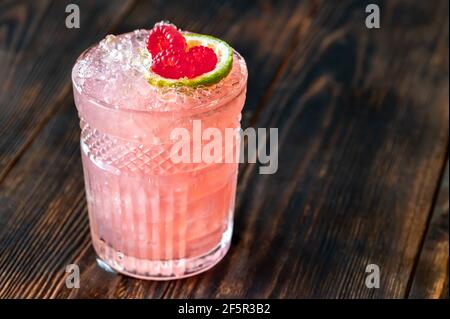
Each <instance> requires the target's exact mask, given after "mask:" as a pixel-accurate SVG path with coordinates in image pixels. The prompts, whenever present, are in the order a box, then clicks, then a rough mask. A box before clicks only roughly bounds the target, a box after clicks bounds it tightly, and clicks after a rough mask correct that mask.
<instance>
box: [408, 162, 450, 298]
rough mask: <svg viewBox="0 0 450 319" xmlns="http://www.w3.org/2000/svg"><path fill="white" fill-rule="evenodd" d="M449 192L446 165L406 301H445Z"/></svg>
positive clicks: (446, 294)
mask: <svg viewBox="0 0 450 319" xmlns="http://www.w3.org/2000/svg"><path fill="white" fill-rule="evenodd" d="M448 191H449V166H448V162H447V168H446V169H445V174H444V176H443V179H442V185H441V187H440V189H439V193H438V196H437V199H436V204H435V207H434V210H433V215H432V217H431V221H430V226H429V228H428V231H427V235H426V237H425V242H424V245H423V248H422V251H421V253H420V258H419V262H418V265H417V270H416V272H415V274H414V281H413V283H412V288H411V292H410V294H409V298H418V299H424V298H433V299H437V298H445V299H448V250H449V243H448V220H449V216H448V203H449V199H448Z"/></svg>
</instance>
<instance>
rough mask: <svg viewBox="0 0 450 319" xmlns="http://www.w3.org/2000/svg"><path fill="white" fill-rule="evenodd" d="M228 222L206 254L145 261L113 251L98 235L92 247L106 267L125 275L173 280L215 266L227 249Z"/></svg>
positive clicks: (230, 228) (229, 233)
mask: <svg viewBox="0 0 450 319" xmlns="http://www.w3.org/2000/svg"><path fill="white" fill-rule="evenodd" d="M232 225H233V224H232V222H231V223H229V226H228V229H227V230H226V231H225V232H224V233H223V235H222V238H221V241H220V242H219V243H218V245H217V246H216V247H214V248H213V249H211V250H210V251H209V252H207V253H206V254H203V255H201V256H197V257H192V258H182V259H173V260H157V261H155V260H147V259H139V258H135V257H129V256H126V255H124V254H123V253H121V252H119V251H117V250H115V249H114V248H112V247H111V246H109V245H107V244H105V243H104V241H102V240H101V239H99V238H92V242H93V246H94V249H95V251H96V253H97V255H98V257H99V259H100V260H101V262H100V263H101V264H102V268H104V269H105V268H106V270H109V269H107V267H109V268H111V270H113V271H116V272H118V273H121V274H124V275H126V276H130V277H134V278H138V279H144V280H175V279H182V278H186V277H191V276H194V275H197V274H199V273H202V272H204V271H206V270H208V269H210V268H212V267H213V266H215V265H216V264H217V263H218V262H219V261H220V260H222V258H223V257H224V256H225V255H226V253H227V252H228V249H229V248H230V243H231V235H232V232H233V226H232Z"/></svg>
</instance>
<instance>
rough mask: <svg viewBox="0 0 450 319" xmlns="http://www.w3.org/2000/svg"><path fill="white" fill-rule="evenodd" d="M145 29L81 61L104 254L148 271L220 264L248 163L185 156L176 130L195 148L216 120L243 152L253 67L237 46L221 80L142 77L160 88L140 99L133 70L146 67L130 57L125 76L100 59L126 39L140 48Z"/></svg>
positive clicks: (97, 240)
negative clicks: (189, 84) (134, 65)
mask: <svg viewBox="0 0 450 319" xmlns="http://www.w3.org/2000/svg"><path fill="white" fill-rule="evenodd" d="M144 36H145V31H142V30H140V31H136V32H134V33H129V34H125V35H120V36H117V37H114V38H107V41H109V42H114V41H115V42H117V44H116V46H115V48H116V52H111V54H109V52H108V55H105V48H102V46H105V44H104V43H103V42H102V43H100V45H96V46H94V47H92V48H90V49H88V50H86V51H85V52H84V53H83V54H82V55H81V56H80V57H79V58H78V60H77V62H76V64H75V66H74V68H73V72H72V81H73V89H74V99H75V104H76V107H77V110H78V114H79V117H80V126H81V139H80V140H81V141H80V143H81V154H82V162H83V171H84V180H85V187H86V197H87V203H88V211H89V221H90V229H91V236H92V242H93V246H94V248H95V251H96V253H97V254H98V256H99V258H100V259H101V260H102V261H103V262H104V263H106V264H107V265H108V266H109V267H111V268H112V269H114V270H116V271H118V272H120V273H123V274H126V275H129V276H132V277H137V278H142V279H154V280H166V279H177V278H183V277H187V276H191V275H194V274H197V273H199V272H202V271H205V270H207V269H209V268H211V267H212V266H214V265H215V264H216V263H217V262H219V261H220V260H221V259H222V257H223V256H224V255H225V254H226V252H227V250H228V249H229V246H230V241H231V235H232V228H233V210H234V201H235V193H236V181H237V170H238V163H237V161H233V162H231V163H229V162H225V161H217V162H214V163H206V162H204V161H200V162H198V161H197V162H194V161H191V162H185V163H176V162H175V161H173V160H172V155H173V146H174V144H175V143H176V142H177V141H176V140H174V137H173V131H174V129H176V128H183V129H185V130H186V131H187V132H189V133H190V136H191V139H190V140H189V141H188V142H187V144H188V145H189V146H190V147H191V149H190V152H191V154H193V153H194V152H196V151H199V147H200V148H201V147H204V146H205V145H206V144H207V143H208V141H207V140H202V141H195V140H194V139H195V136H194V135H195V134H194V133H195V132H194V128H193V123H194V121H200V123H201V130H202V132H204V130H205V129H207V128H211V127H212V128H217V129H218V130H220V132H222V133H223V135H222V136H225V129H233V130H234V132H235V135H234V136H235V138H234V139H233V145H232V147H231V148H230V147H228V148H227V149H228V150H230V149H231V151H233V153H234V154H237V153H238V152H239V134H238V130H239V129H240V113H241V110H242V107H243V105H244V101H245V94H246V82H247V69H246V66H245V62H244V60H243V59H242V57H241V56H240V55H239V54H238V53H236V52H235V53H234V62H233V69H232V71H231V73H230V74H229V75H228V76H227V78H225V79H223V80H222V81H221V82H220V83H218V84H217V85H214V86H212V87H203V88H197V89H194V90H188V91H185V92H183V91H180V90H154V88H151V87H150V85H149V84H148V83H145V84H143V83H142V82H139V85H141V86H140V87H139V88H138V89H137V90H140V91H139V92H140V93H139V94H141V93H142V91H145V90H147V89H148V90H149V92H150V91H151V93H148V94H147V92H144V93H143V96H144V98H141V96H140V97H139V98H135V96H134V95H139V94H138V93H136V94H135V93H134V91H133V90H134V89H136V88H134V86H135V84H136V86H138V84H137V83H135V82H134V81H136V80H135V79H134V78H133V76H136V77H139V75H136V74H138V73H139V72H137V71H136V70H133V71H132V72H131V71H130V68H129V66H127V67H126V68H125V69H124V74H125V75H124V76H123V77H121V76H116V75H117V73H118V72H119V73H120V72H121V69H120V68H118V69H117V70H110V71H111V72H109V73H108V71H105V70H104V67H105V65H108V63H110V62H111V61H107V62H104V61H96V60H100V59H109V58H111V56H112V58H111V59H113V60H112V61H114V59H123V57H119V58H118V57H117V56H114V54H117V52H118V50H117V47H119V48H120V46H119V44H120V43H122V47H123V44H124V43H128V42H130V41H131V42H130V43H131V45H130V46H131V47H133V45H135V43H138V42H139V41H137V40H136V39H140V38H143V37H144ZM104 41H105V40H104ZM127 41H128V42H127ZM133 41H134V42H133ZM112 47H114V46H112ZM101 50H103V51H101ZM111 51H114V50H112V49H111ZM99 52H100V53H99ZM133 52H136V51H130V52H127V53H128V54H131V55H132V54H133ZM119 53H123V52H119ZM100 62H101V63H100ZM135 62H136V61H135ZM122 63H124V64H126V63H127V62H123V61H122ZM98 65H103V66H101V67H100V66H98ZM111 65H112V64H111ZM97 66H98V69H97ZM92 69H93V70H92ZM100 73H102V74H100ZM105 74H106V77H105ZM130 74H131V77H132V79H131V80H130V83H129V84H127V85H131V87H132V88H131V89H130V92H126V91H124V90H123V87H124V85H123V82H124V81H128V80H129V77H130ZM119 75H120V74H119ZM113 76H114V80H113V81H111V83H109V82H108V81H109V78H108V77H113ZM127 77H128V79H127ZM121 81H122V83H121ZM139 81H141V79H140V80H139ZM146 86H148V87H146ZM125 94H128V96H127V98H124V95H125ZM127 100H128V101H127ZM124 101H125V102H124ZM225 149H226V147H225V146H224V148H223V150H225ZM225 153H226V151H224V152H223V154H222V155H223V156H222V157H223V158H224V157H225V155H226V154H225ZM237 157H238V156H235V157H234V158H237Z"/></svg>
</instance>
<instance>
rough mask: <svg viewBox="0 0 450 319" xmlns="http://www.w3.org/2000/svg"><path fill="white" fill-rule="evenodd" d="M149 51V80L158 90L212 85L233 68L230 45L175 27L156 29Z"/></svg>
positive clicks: (149, 42)
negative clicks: (181, 30)
mask: <svg viewBox="0 0 450 319" xmlns="http://www.w3.org/2000/svg"><path fill="white" fill-rule="evenodd" d="M147 50H148V51H149V52H150V54H151V55H152V66H151V69H150V70H151V72H150V73H149V74H148V75H147V80H148V82H149V83H150V84H151V85H154V86H158V87H168V86H188V87H197V86H201V85H212V84H215V83H217V82H219V81H220V80H221V79H223V78H224V77H226V76H227V75H228V74H229V73H230V71H231V69H232V66H233V49H232V48H231V47H230V46H229V45H228V44H227V43H226V42H224V41H222V40H219V39H217V38H215V37H212V36H209V35H202V34H195V33H181V32H179V31H178V30H177V29H176V27H175V26H173V25H171V24H165V23H164V24H162V23H158V24H156V25H155V27H154V28H153V29H152V30H151V31H150V34H149V37H148V40H147Z"/></svg>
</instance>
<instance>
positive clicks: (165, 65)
mask: <svg viewBox="0 0 450 319" xmlns="http://www.w3.org/2000/svg"><path fill="white" fill-rule="evenodd" d="M185 64H186V53H185V52H184V51H180V50H174V49H169V50H166V51H162V52H159V53H158V54H157V55H156V56H155V57H154V58H153V63H152V71H153V72H155V73H156V74H159V75H161V76H162V77H165V78H168V79H179V78H181V77H183V76H184V74H185V67H186V66H185Z"/></svg>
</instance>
